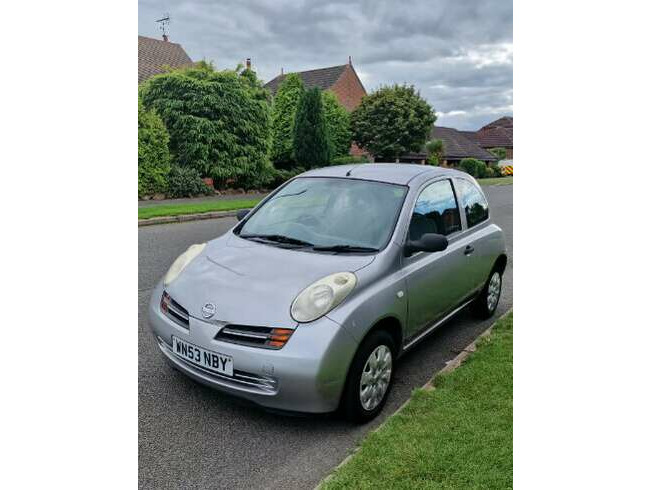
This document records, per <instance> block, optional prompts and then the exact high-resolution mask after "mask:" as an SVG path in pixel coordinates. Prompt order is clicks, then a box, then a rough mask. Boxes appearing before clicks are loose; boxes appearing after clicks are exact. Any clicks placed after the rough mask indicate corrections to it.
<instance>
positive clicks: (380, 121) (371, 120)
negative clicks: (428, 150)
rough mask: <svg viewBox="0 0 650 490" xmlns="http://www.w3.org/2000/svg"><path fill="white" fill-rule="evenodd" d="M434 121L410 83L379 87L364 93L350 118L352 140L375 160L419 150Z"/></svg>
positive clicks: (392, 159) (388, 159) (434, 117)
mask: <svg viewBox="0 0 650 490" xmlns="http://www.w3.org/2000/svg"><path fill="white" fill-rule="evenodd" d="M435 120H436V116H435V113H434V111H433V109H432V108H431V106H430V105H429V104H428V103H427V101H426V100H424V99H423V98H422V97H420V94H419V93H418V92H416V90H415V88H414V87H413V86H407V85H394V86H392V87H382V88H380V89H379V90H377V91H376V92H373V93H372V94H370V95H367V96H365V97H364V98H363V99H362V100H361V104H360V105H359V107H357V108H356V109H355V110H354V112H353V113H352V116H351V118H350V125H351V129H352V139H353V140H354V141H356V143H357V144H358V145H359V146H360V147H361V148H363V149H365V150H367V151H368V152H369V153H371V154H372V155H375V158H376V160H378V161H381V160H384V161H394V160H395V158H396V157H398V156H400V155H403V154H404V153H408V152H409V151H420V150H421V148H422V145H424V142H425V140H426V137H427V135H428V134H429V131H431V126H432V125H433V123H434V122H435Z"/></svg>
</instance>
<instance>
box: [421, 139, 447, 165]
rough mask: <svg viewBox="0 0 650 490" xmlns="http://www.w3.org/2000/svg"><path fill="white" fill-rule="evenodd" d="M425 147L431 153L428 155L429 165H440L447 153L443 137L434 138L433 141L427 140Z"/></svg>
mask: <svg viewBox="0 0 650 490" xmlns="http://www.w3.org/2000/svg"><path fill="white" fill-rule="evenodd" d="M425 148H426V149H427V153H428V154H429V155H428V157H427V162H428V163H429V165H440V162H442V159H443V158H442V157H443V155H444V153H445V144H444V142H443V141H442V140H441V139H433V140H431V141H427V144H426V145H425Z"/></svg>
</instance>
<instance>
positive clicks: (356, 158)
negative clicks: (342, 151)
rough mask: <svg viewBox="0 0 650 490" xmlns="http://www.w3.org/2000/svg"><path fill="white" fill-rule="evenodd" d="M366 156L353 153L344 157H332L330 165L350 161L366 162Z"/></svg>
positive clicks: (343, 163)
mask: <svg viewBox="0 0 650 490" xmlns="http://www.w3.org/2000/svg"><path fill="white" fill-rule="evenodd" d="M369 161H370V160H368V157H367V156H365V155H361V156H355V155H346V156H344V157H337V158H332V161H331V162H330V165H347V164H350V163H368V162H369Z"/></svg>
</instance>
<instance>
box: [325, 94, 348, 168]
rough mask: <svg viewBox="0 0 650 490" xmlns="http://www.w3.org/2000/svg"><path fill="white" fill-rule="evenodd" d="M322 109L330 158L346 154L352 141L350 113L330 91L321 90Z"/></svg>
mask: <svg viewBox="0 0 650 490" xmlns="http://www.w3.org/2000/svg"><path fill="white" fill-rule="evenodd" d="M323 111H324V112H325V123H326V125H327V135H328V138H329V142H330V156H331V158H338V157H343V156H346V155H348V154H349V153H350V144H351V143H352V131H350V114H349V113H348V111H347V110H346V109H345V107H343V106H342V105H341V104H340V103H339V101H338V99H337V98H336V96H335V95H334V94H333V93H331V92H323Z"/></svg>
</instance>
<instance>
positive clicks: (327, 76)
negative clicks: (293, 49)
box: [264, 65, 348, 95]
mask: <svg viewBox="0 0 650 490" xmlns="http://www.w3.org/2000/svg"><path fill="white" fill-rule="evenodd" d="M346 66H348V65H338V66H330V67H327V68H318V69H316V70H307V71H300V72H297V74H298V75H299V76H300V78H301V79H302V83H304V84H305V88H307V89H309V88H314V87H318V88H320V89H321V90H327V89H328V88H330V87H332V85H334V84H335V83H336V82H337V81H338V79H339V78H341V75H342V74H343V72H344V71H345V67H346ZM286 77H287V75H278V76H277V77H275V78H274V79H273V80H271V81H270V82H268V83H267V84H266V85H264V86H265V87H266V88H268V89H269V90H270V91H271V93H272V94H273V95H275V93H276V92H277V91H278V87H280V84H281V83H282V82H283V81H284V79H285V78H286Z"/></svg>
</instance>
